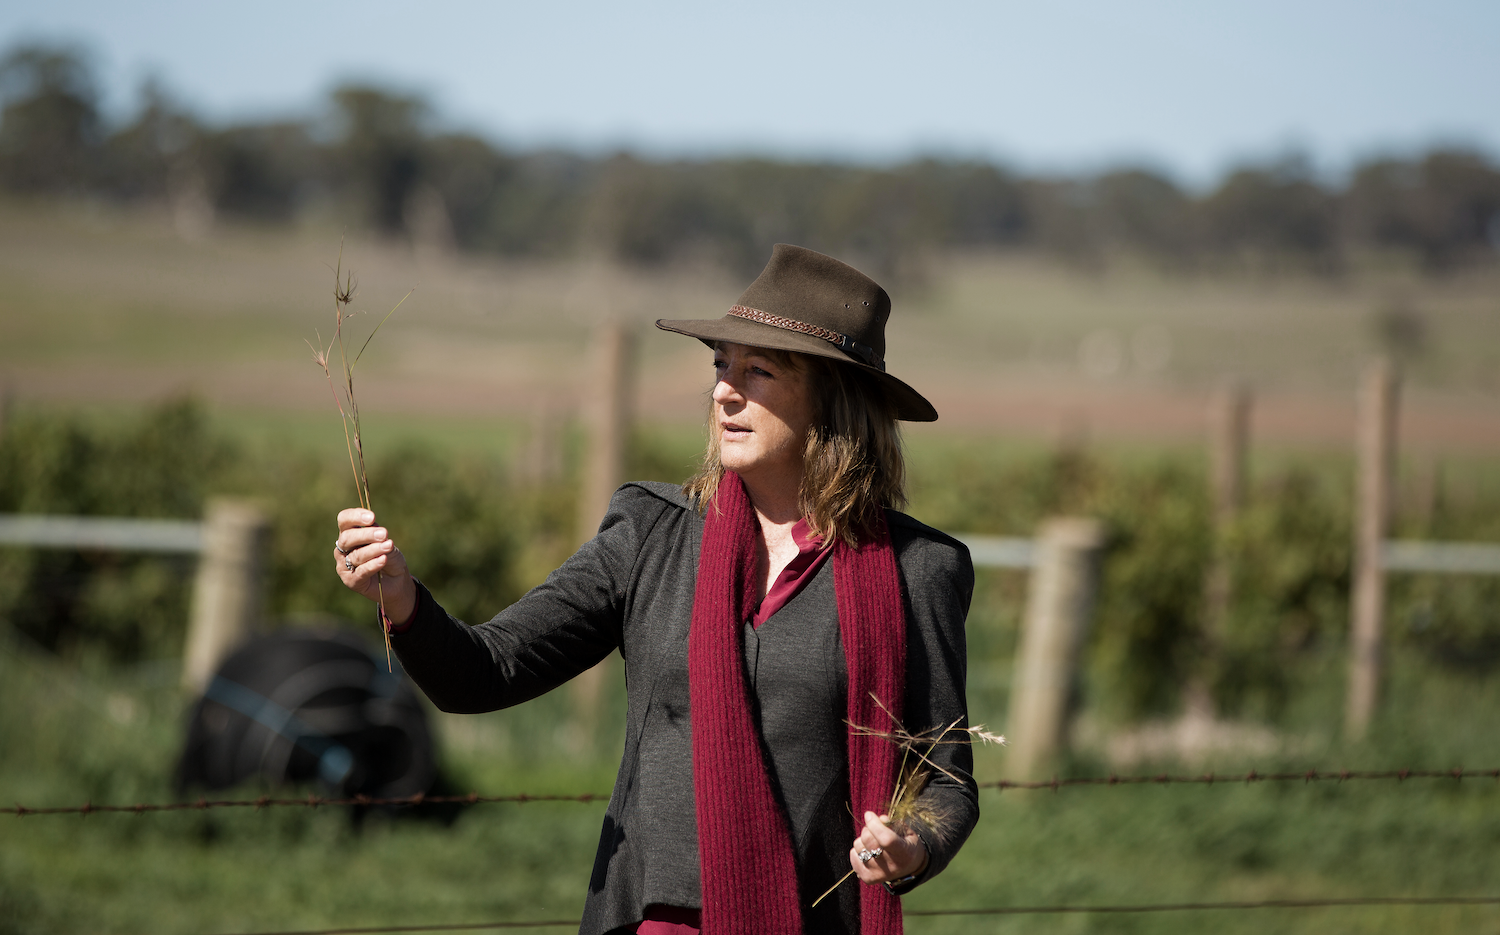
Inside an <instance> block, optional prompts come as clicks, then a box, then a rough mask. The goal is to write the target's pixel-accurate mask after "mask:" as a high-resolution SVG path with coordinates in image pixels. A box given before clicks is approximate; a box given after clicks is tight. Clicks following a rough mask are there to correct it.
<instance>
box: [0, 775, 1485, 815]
mask: <svg viewBox="0 0 1500 935" xmlns="http://www.w3.org/2000/svg"><path fill="white" fill-rule="evenodd" d="M1408 779H1450V780H1453V781H1455V782H1458V781H1461V780H1464V779H1493V780H1496V781H1497V782H1500V769H1479V770H1475V769H1461V768H1460V769H1390V770H1347V769H1346V770H1316V769H1309V770H1303V771H1301V772H1291V773H1262V772H1258V771H1256V770H1253V769H1252V770H1250V771H1249V772H1246V773H1232V774H1231V773H1203V774H1202V775H1198V776H1184V775H1171V774H1168V773H1156V774H1153V775H1149V776H1148V775H1139V776H1116V775H1109V776H1077V777H1072V778H1067V779H1059V778H1053V779H1041V780H1036V781H1034V782H1017V781H1014V780H1010V779H1000V780H995V781H992V782H981V783H979V784H978V785H979V788H981V789H996V790H999V791H1002V792H1003V791H1006V790H1010V789H1017V790H1042V789H1050V790H1052V791H1054V792H1056V791H1057V790H1059V789H1065V788H1071V787H1076V786H1146V785H1159V786H1165V785H1200V786H1213V785H1220V786H1232V785H1253V784H1255V783H1263V782H1279V783H1302V784H1304V785H1311V784H1312V783H1315V782H1337V783H1341V782H1353V781H1359V780H1387V781H1389V780H1394V781H1396V782H1405V781H1406V780H1408ZM607 801H609V795H608V794H603V793H597V792H584V793H581V794H576V795H575V794H545V793H544V794H531V793H526V792H518V793H514V794H511V795H480V794H478V793H475V792H471V793H468V794H467V795H423V794H421V793H418V794H417V795H412V796H404V797H400V798H374V797H371V796H367V795H355V796H348V797H345V798H338V797H328V796H319V795H308V796H303V797H301V798H273V797H271V796H265V795H263V796H261V797H259V798H255V799H207V798H200V799H197V800H196V801H192V802H157V803H152V802H137V803H135V804H133V805H95V804H94V803H92V802H85V803H84V804H82V805H69V806H59V807H36V806H30V805H21V804H19V803H17V804H16V805H15V806H13V807H11V808H9V809H5V811H9V812H10V813H11V814H13V815H15V816H17V817H21V818H24V817H27V816H31V815H92V814H94V813H109V812H117V813H118V812H125V813H131V814H136V815H145V814H148V813H151V812H188V811H202V810H205V809H211V808H255V809H262V808H274V807H287V806H294V807H295V806H300V807H304V808H321V807H324V806H328V807H339V806H361V807H367V808H410V807H412V806H417V805H487V804H494V803H502V802H508V803H513V804H525V803H531V802H577V803H585V804H586V803H591V802H607Z"/></svg>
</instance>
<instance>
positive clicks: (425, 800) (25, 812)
mask: <svg viewBox="0 0 1500 935" xmlns="http://www.w3.org/2000/svg"><path fill="white" fill-rule="evenodd" d="M608 800H609V796H607V795H600V794H598V793H595V792H585V793H582V794H580V795H531V794H529V793H525V792H519V793H516V794H514V795H479V794H478V793H472V792H471V793H469V794H468V795H424V794H422V793H420V792H419V793H417V794H416V795H409V796H402V797H399V798H383V799H382V798H375V797H372V796H368V795H355V796H350V797H348V798H329V797H325V796H320V795H309V796H306V797H304V798H299V799H278V798H272V797H271V796H268V795H263V796H261V797H260V798H257V799H202V798H200V799H198V800H197V801H195V802H161V803H150V802H137V803H136V804H134V805H95V804H93V803H92V802H85V803H84V804H82V805H73V806H67V807H61V808H32V807H31V806H28V805H21V804H19V803H18V804H17V805H16V806H15V807H14V808H11V809H7V811H9V812H11V813H12V814H14V815H17V816H19V817H23V818H24V817H26V816H30V815H92V814H94V813H95V812H130V813H134V814H137V815H144V814H147V813H150V812H190V811H204V810H207V809H210V808H255V809H262V808H275V807H278V806H302V807H305V808H321V807H323V806H330V807H336V806H349V805H357V806H364V807H368V808H377V807H407V808H409V807H412V806H417V805H482V804H487V803H494V802H517V803H525V802H606V801H608Z"/></svg>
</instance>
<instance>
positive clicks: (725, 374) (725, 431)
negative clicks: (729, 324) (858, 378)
mask: <svg viewBox="0 0 1500 935" xmlns="http://www.w3.org/2000/svg"><path fill="white" fill-rule="evenodd" d="M714 374H715V375H716V377H717V379H718V382H717V383H715V384H714V391H713V402H714V408H713V431H715V432H717V433H718V441H719V460H720V462H721V463H722V464H723V465H724V467H725V468H726V469H728V470H731V471H734V472H735V473H737V474H739V475H740V477H742V478H744V479H745V480H746V481H749V482H759V483H771V484H778V485H787V486H789V488H790V490H791V492H792V493H795V492H796V490H797V489H798V488H799V487H800V486H801V483H802V457H803V452H804V451H805V449H806V445H807V433H808V431H809V430H810V429H811V428H812V422H813V403H812V392H811V389H810V387H809V385H808V374H807V371H806V370H793V369H792V368H790V367H788V366H786V365H784V364H779V363H777V362H776V360H775V359H774V358H772V357H770V356H768V355H767V353H766V352H765V351H764V350H763V349H761V348H756V347H750V346H749V345H745V344H727V343H721V344H719V345H718V347H716V348H715V349H714Z"/></svg>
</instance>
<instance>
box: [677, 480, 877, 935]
mask: <svg viewBox="0 0 1500 935" xmlns="http://www.w3.org/2000/svg"><path fill="white" fill-rule="evenodd" d="M705 514H706V515H705V519H704V524H703V546H702V550H701V552H700V555H699V558H698V583H697V589H696V591H695V594H694V598H693V625H692V631H691V633H690V635H689V637H688V680H689V687H690V690H691V697H692V712H693V793H694V798H695V801H696V805H697V813H698V854H699V858H700V860H701V862H702V883H703V932H704V935H729V933H744V935H752V933H753V935H801V933H802V907H801V899H800V898H799V890H798V887H797V861H796V853H795V850H794V849H793V846H792V836H791V827H790V824H789V822H788V819H787V815H786V812H785V811H784V810H783V809H782V808H781V806H780V805H779V804H778V803H777V801H776V797H775V794H774V793H773V792H772V787H771V777H770V773H769V771H768V769H767V766H766V759H765V753H764V751H763V749H762V748H763V744H762V741H761V738H760V735H759V732H758V731H757V729H756V726H755V719H754V715H753V713H752V708H753V703H752V700H751V697H750V689H749V686H748V684H747V681H746V676H745V649H744V640H743V636H742V633H743V628H744V624H745V621H746V620H748V619H749V618H750V615H751V613H752V612H753V610H754V607H755V602H756V599H757V597H758V596H759V595H758V594H757V593H756V587H755V585H756V575H755V571H756V565H755V538H756V536H758V535H759V534H760V525H759V523H758V521H757V520H756V518H755V510H754V509H753V508H752V507H751V505H750V498H749V497H748V496H747V495H746V493H745V488H744V485H743V484H742V483H741V481H740V478H739V476H738V475H737V474H734V473H726V474H725V475H724V479H723V480H722V481H721V482H720V483H719V489H718V493H717V494H716V496H715V498H714V502H713V503H711V504H709V506H708V509H707V510H706V511H705ZM834 549H835V551H834V554H833V574H834V578H833V581H834V592H835V594H836V596H837V600H838V612H839V635H840V637H842V640H843V644H844V661H845V664H846V666H847V668H848V672H849V694H848V707H847V712H848V714H847V716H848V719H849V720H850V721H851V722H853V723H855V724H862V725H869V726H876V725H880V726H884V725H887V724H889V719H888V716H887V715H886V714H885V713H884V712H882V711H881V710H880V709H879V707H877V706H876V704H875V700H874V698H879V699H880V700H881V701H883V702H884V703H885V704H886V706H887V707H889V708H890V709H891V713H892V714H894V715H895V716H896V717H897V718H900V717H901V716H902V714H901V711H902V702H903V698H904V694H905V672H906V616H905V610H904V605H903V604H902V601H901V583H900V578H899V576H898V572H897V570H896V553H895V550H894V549H892V548H891V536H890V531H889V530H888V529H887V528H886V525H885V520H884V517H883V516H882V517H881V519H880V523H879V528H878V529H877V530H876V531H875V536H874V538H873V539H872V540H871V541H868V542H863V543H861V544H860V545H859V547H858V548H850V547H849V546H848V545H847V544H846V543H844V542H842V541H840V542H838V543H837V544H836V545H835V546H834ZM872 693H873V695H874V697H872ZM848 744H849V746H848V757H849V790H850V795H851V797H852V799H853V801H852V802H851V803H850V804H851V806H852V809H853V812H854V815H855V821H854V824H853V825H852V827H851V829H850V835H849V839H850V841H851V842H852V841H853V840H854V837H855V835H857V834H858V832H859V829H860V828H863V827H864V814H865V812H866V811H872V812H875V813H876V814H881V813H882V812H884V811H885V809H886V806H887V804H888V803H889V800H890V794H891V789H892V787H893V786H894V785H895V780H896V770H897V768H898V767H897V759H896V748H895V746H894V745H892V744H890V743H887V742H885V741H882V740H880V739H878V738H873V737H855V736H853V735H852V734H851V735H850V736H849V740H848ZM845 885H846V886H850V885H854V884H853V883H852V882H851V883H846V884H845ZM815 896H816V894H814V897H815ZM810 898H811V897H810ZM860 931H861V932H862V933H864V935H900V933H901V904H900V901H899V900H897V899H896V897H894V896H892V895H890V894H889V893H887V892H886V890H885V888H884V887H879V886H861V887H860Z"/></svg>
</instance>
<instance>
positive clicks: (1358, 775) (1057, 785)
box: [979, 769, 1500, 792]
mask: <svg viewBox="0 0 1500 935" xmlns="http://www.w3.org/2000/svg"><path fill="white" fill-rule="evenodd" d="M1358 779H1394V780H1396V781H1397V782H1405V781H1406V780H1408V779H1453V780H1462V779H1494V780H1500V769H1388V770H1351V769H1344V770H1316V769H1309V770H1304V771H1302V772H1300V773H1262V772H1258V771H1256V770H1253V769H1252V770H1250V771H1249V772H1247V773H1202V774H1200V775H1197V776H1174V775H1171V774H1168V773H1156V774H1154V775H1150V776H1116V775H1113V774H1111V775H1109V776H1080V777H1075V778H1071V779H1059V778H1057V777H1053V778H1052V779H1041V780H1036V781H1033V782H1016V781H1013V780H1010V779H1001V780H997V781H995V782H981V783H979V788H981V789H999V790H1001V791H1002V792H1003V791H1005V790H1006V789H1051V790H1053V791H1056V790H1058V789H1062V788H1064V787H1067V786H1143V785H1163V786H1165V785H1172V784H1179V783H1184V784H1192V785H1207V786H1212V785H1216V784H1217V785H1224V784H1233V783H1245V784H1251V783H1257V782H1301V783H1314V782H1323V781H1330V782H1347V781H1349V780H1358Z"/></svg>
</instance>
